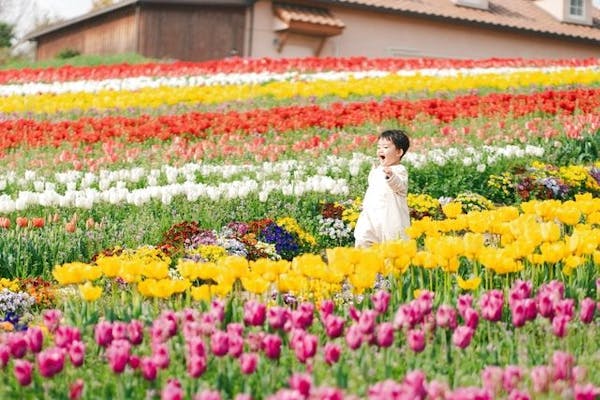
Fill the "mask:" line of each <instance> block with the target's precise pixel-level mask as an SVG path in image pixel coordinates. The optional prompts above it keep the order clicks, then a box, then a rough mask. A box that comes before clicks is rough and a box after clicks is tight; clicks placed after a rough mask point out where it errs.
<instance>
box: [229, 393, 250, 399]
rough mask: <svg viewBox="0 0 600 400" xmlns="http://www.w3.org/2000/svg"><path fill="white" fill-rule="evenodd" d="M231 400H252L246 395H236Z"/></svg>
mask: <svg viewBox="0 0 600 400" xmlns="http://www.w3.org/2000/svg"><path fill="white" fill-rule="evenodd" d="M233 400H252V396H250V395H249V394H247V393H238V394H236V395H235V397H234V398H233Z"/></svg>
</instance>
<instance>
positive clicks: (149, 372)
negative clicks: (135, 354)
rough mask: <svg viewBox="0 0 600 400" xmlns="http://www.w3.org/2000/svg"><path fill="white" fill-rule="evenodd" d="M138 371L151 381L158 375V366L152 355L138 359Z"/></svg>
mask: <svg viewBox="0 0 600 400" xmlns="http://www.w3.org/2000/svg"><path fill="white" fill-rule="evenodd" d="M140 371H141V373H142V377H143V378H144V379H145V380H147V381H153V380H155V379H156V376H157V375H158V366H157V365H156V363H155V362H154V359H153V358H152V357H142V358H141V359H140Z"/></svg>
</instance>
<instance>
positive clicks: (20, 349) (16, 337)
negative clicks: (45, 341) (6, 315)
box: [7, 333, 29, 358]
mask: <svg viewBox="0 0 600 400" xmlns="http://www.w3.org/2000/svg"><path fill="white" fill-rule="evenodd" d="M7 344H8V347H9V348H10V354H11V355H12V356H13V357H14V358H22V357H24V356H25V354H27V348H28V346H29V345H28V343H27V339H26V337H25V335H24V334H21V333H10V334H9V335H7Z"/></svg>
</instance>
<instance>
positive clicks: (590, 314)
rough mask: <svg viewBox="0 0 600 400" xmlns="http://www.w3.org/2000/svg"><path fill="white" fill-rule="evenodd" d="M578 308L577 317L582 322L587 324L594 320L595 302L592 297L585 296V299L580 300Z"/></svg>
mask: <svg viewBox="0 0 600 400" xmlns="http://www.w3.org/2000/svg"><path fill="white" fill-rule="evenodd" d="M579 308H580V309H579V319H580V320H581V322H583V323H584V324H589V323H590V322H592V321H593V320H594V312H595V311H596V302H595V301H594V300H593V299H591V298H589V297H586V298H585V299H583V300H581V304H580V306H579Z"/></svg>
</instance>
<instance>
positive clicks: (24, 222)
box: [17, 217, 29, 228]
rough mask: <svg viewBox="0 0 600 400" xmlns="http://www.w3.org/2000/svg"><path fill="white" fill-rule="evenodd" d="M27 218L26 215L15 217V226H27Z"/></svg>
mask: <svg viewBox="0 0 600 400" xmlns="http://www.w3.org/2000/svg"><path fill="white" fill-rule="evenodd" d="M28 225H29V220H28V219H27V218H26V217H17V226H18V227H19V228H27V226H28Z"/></svg>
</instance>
